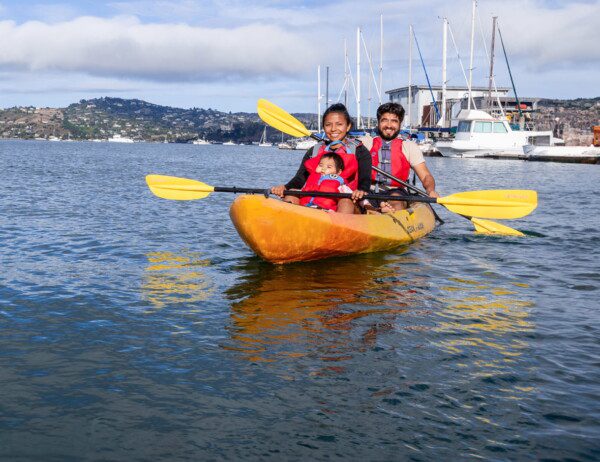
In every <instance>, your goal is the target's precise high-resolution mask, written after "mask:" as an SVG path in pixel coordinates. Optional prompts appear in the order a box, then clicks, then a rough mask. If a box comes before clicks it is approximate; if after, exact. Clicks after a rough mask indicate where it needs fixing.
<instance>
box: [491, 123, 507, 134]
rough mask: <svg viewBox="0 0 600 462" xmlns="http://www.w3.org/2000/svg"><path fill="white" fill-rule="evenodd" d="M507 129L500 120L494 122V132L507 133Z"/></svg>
mask: <svg viewBox="0 0 600 462" xmlns="http://www.w3.org/2000/svg"><path fill="white" fill-rule="evenodd" d="M507 132H508V130H507V129H506V127H505V126H504V124H503V123H502V122H494V133H507Z"/></svg>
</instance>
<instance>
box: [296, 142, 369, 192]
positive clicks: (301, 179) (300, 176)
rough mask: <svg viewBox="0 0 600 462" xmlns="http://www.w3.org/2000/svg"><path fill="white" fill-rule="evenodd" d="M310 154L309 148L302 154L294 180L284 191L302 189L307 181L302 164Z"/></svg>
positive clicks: (306, 173) (306, 174)
mask: <svg viewBox="0 0 600 462" xmlns="http://www.w3.org/2000/svg"><path fill="white" fill-rule="evenodd" d="M311 152H312V148H310V149H309V150H308V151H306V154H304V157H303V158H302V163H301V164H300V168H299V169H298V171H297V172H296V175H294V178H292V179H291V180H290V181H288V182H287V183H286V184H285V189H302V187H303V186H304V184H305V183H306V180H308V170H306V167H305V166H304V162H306V161H307V160H308V159H309V158H310V154H311ZM369 158H370V156H369ZM369 168H371V167H370V166H369Z"/></svg>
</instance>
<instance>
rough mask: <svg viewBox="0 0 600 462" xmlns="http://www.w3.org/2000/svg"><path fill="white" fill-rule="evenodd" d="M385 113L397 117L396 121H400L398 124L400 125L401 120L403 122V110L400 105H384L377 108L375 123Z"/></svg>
mask: <svg viewBox="0 0 600 462" xmlns="http://www.w3.org/2000/svg"><path fill="white" fill-rule="evenodd" d="M386 112H389V113H391V114H394V115H395V116H398V119H400V123H402V120H404V108H403V107H402V105H401V104H398V103H385V104H382V105H381V106H379V107H378V108H377V122H379V121H380V120H381V116H382V115H383V114H385V113H386Z"/></svg>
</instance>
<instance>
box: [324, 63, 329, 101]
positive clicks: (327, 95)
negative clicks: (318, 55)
mask: <svg viewBox="0 0 600 462" xmlns="http://www.w3.org/2000/svg"><path fill="white" fill-rule="evenodd" d="M325 70H326V72H325V109H327V108H328V107H329V66H327V67H326V68H325Z"/></svg>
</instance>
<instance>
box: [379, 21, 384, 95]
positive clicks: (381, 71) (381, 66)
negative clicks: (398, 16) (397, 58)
mask: <svg viewBox="0 0 600 462" xmlns="http://www.w3.org/2000/svg"><path fill="white" fill-rule="evenodd" d="M379 30H380V34H379V105H380V106H381V103H382V98H383V83H382V82H383V15H380V16H379Z"/></svg>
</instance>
